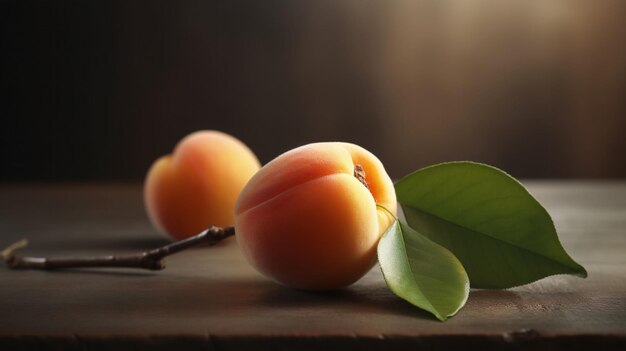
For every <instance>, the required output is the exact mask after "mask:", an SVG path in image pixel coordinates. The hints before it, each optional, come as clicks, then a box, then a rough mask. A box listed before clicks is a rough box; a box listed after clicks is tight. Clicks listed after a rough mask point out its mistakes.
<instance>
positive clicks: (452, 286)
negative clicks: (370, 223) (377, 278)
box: [378, 220, 469, 321]
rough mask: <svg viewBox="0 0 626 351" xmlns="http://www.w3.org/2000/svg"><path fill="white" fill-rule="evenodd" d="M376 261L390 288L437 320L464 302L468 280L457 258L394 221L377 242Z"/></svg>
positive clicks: (445, 316)
mask: <svg viewBox="0 0 626 351" xmlns="http://www.w3.org/2000/svg"><path fill="white" fill-rule="evenodd" d="M378 262H379V263H380V268H381V270H382V271H383V276H384V277H385V282H387V286H388V287H389V289H391V291H393V292H394V293H395V294H396V295H398V296H399V297H401V298H403V299H404V300H406V301H408V302H410V303H412V304H413V305H415V306H417V307H419V308H421V309H424V310H426V311H428V312H430V313H432V314H434V315H435V317H437V318H438V319H439V320H441V321H445V320H446V319H447V318H448V317H451V316H453V315H454V314H455V313H456V312H457V311H458V310H459V309H460V308H461V307H463V305H464V304H465V301H467V295H468V293H469V280H468V278H467V274H466V273H465V270H464V269H463V266H462V265H461V263H460V262H459V260H457V258H456V257H454V255H453V254H452V253H451V252H450V251H448V250H446V249H445V248H444V247H442V246H440V245H437V244H436V243H434V242H432V241H431V240H429V239H428V238H426V237H424V236H423V235H421V234H419V233H418V232H416V231H415V230H413V229H411V228H409V227H408V226H407V225H405V224H402V223H400V222H399V221H397V220H396V221H395V222H394V223H393V224H392V225H391V226H390V227H389V229H387V231H386V232H385V234H384V235H383V237H382V238H381V239H380V242H379V243H378Z"/></svg>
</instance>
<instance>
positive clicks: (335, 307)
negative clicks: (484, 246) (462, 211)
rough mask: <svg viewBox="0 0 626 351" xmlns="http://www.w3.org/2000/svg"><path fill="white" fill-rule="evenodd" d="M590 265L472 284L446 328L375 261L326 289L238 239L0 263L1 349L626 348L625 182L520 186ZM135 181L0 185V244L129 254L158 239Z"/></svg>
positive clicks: (35, 251) (49, 251) (47, 251)
mask: <svg viewBox="0 0 626 351" xmlns="http://www.w3.org/2000/svg"><path fill="white" fill-rule="evenodd" d="M527 185H528V187H529V189H530V191H531V192H532V193H533V194H534V195H535V196H536V197H537V198H538V199H539V200H540V201H541V202H542V203H543V204H544V205H545V206H546V208H547V209H548V211H549V212H550V213H551V214H552V216H553V219H554V221H555V224H556V227H557V230H558V232H559V234H560V238H561V241H562V243H563V245H564V246H565V248H566V249H567V250H568V251H569V252H570V253H571V255H572V257H574V259H576V260H577V261H578V262H580V263H581V264H582V265H584V266H585V267H586V268H587V270H588V271H589V277H588V278H587V279H580V278H577V277H571V276H553V277H549V278H546V279H543V280H540V281H538V282H536V283H533V284H530V285H526V286H522V287H518V288H514V289H509V290H501V291H496V290H473V291H471V293H470V296H469V299H468V302H467V305H466V306H465V308H463V309H462V310H461V311H460V312H459V314H458V315H457V316H455V317H453V318H452V319H450V320H449V321H447V322H445V323H441V322H438V321H437V320H435V319H434V318H433V317H431V316H430V315H428V314H427V313H424V312H422V311H420V310H418V309H416V308H413V307H412V306H410V305H409V304H408V303H406V302H404V301H402V300H400V299H399V298H397V297H395V296H394V295H393V294H392V293H391V292H390V291H389V290H388V289H387V288H386V287H385V283H384V281H383V279H382V276H381V273H380V271H379V269H378V267H375V268H374V269H372V271H371V272H369V273H368V274H367V275H366V276H365V277H364V278H363V279H361V280H360V281H359V282H357V283H356V284H354V285H353V286H351V287H349V288H346V289H343V290H340V291H336V292H330V293H310V292H305V291H297V290H292V289H289V288H285V287H282V286H280V285H278V284H275V283H273V282H271V281H268V280H267V279H265V278H264V277H262V276H260V275H259V274H258V273H256V272H255V271H254V270H253V269H252V268H251V267H250V266H249V265H248V264H247V263H246V262H245V260H244V259H243V258H242V256H241V255H240V253H239V251H238V248H237V244H236V240H235V239H232V238H231V239H227V240H226V242H223V243H221V244H219V245H218V246H215V247H201V248H195V249H191V250H188V251H185V252H182V253H179V254H177V255H174V256H172V257H170V258H167V259H166V264H167V268H166V269H165V270H164V271H159V272H147V271H140V270H119V269H117V270H116V269H89V270H87V269H82V270H67V271H54V272H43V271H12V270H9V269H7V268H6V267H4V266H0V350H30V349H42V350H47V349H64V350H83V349H97V350H109V349H115V350H134V349H141V348H145V349H148V348H149V349H151V350H171V349H191V350H196V349H197V350H204V349H207V350H236V349H255V350H263V349H272V350H281V349H291V348H296V349H301V350H307V349H318V348H323V349H328V350H333V349H337V350H344V349H348V348H350V349H359V350H370V349H381V348H385V349H406V348H411V349H433V348H437V349H452V348H459V347H464V348H467V347H471V348H473V347H477V348H478V349H481V350H492V349H510V348H511V347H512V346H513V347H515V348H521V349H536V350H553V349H567V350H571V349H589V348H591V347H593V348H594V349H597V350H602V349H616V350H617V349H622V350H623V349H626V230H625V229H624V228H626V182H537V181H534V182H527ZM141 196H142V193H141V187H140V186H139V185H135V184H128V185H110V184H97V185H72V184H66V185H55V186H47V185H2V186H0V247H4V246H6V245H9V244H10V243H12V242H14V241H16V240H19V239H22V238H27V239H29V240H30V244H31V246H30V247H29V248H27V249H25V250H24V253H27V254H29V255H54V256H63V255H96V254H110V253H130V252H135V251H139V250H143V249H147V248H153V247H156V246H160V245H162V244H164V243H166V241H165V239H163V238H162V237H161V236H160V235H159V234H158V233H157V232H156V231H155V230H154V229H153V228H152V227H151V226H150V223H149V222H148V220H147V217H146V215H145V213H144V211H143V205H142V198H141Z"/></svg>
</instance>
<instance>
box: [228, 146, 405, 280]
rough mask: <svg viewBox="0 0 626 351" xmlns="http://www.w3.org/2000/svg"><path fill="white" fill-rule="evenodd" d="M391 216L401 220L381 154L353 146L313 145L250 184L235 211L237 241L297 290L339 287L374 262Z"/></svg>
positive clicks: (272, 165) (261, 265)
mask: <svg viewBox="0 0 626 351" xmlns="http://www.w3.org/2000/svg"><path fill="white" fill-rule="evenodd" d="M377 205H380V206H382V207H384V208H381V207H379V206H377ZM387 211H389V212H391V213H393V214H394V215H395V213H396V195H395V191H394V188H393V183H392V182H391V179H390V178H389V176H388V175H387V173H386V171H385V169H384V167H383V165H382V163H381V162H380V161H379V160H378V159H377V158H376V156H374V155H373V154H371V153H370V152H369V151H367V150H365V149H363V148H362V147H360V146H357V145H354V144H348V143H339V142H334V143H315V144H309V145H305V146H301V147H299V148H296V149H293V150H291V151H288V152H286V153H284V154H282V155H280V156H278V157H277V158H276V159H274V160H273V161H271V162H269V163H268V164H267V165H265V166H264V167H263V168H261V170H260V171H258V172H257V173H256V174H255V175H254V176H253V177H252V179H250V181H249V182H248V184H247V185H246V187H245V188H244V190H243V191H242V193H241V195H240V196H239V199H238V200H237V203H236V205H235V230H236V233H237V234H236V235H235V236H236V238H237V241H238V243H239V246H240V248H241V250H242V252H243V254H244V256H245V257H246V258H247V259H248V261H249V262H250V263H251V264H252V265H253V266H254V267H255V268H256V269H257V270H258V271H260V272H261V273H263V274H264V275H266V276H268V277H270V278H272V279H274V280H276V281H278V282H280V283H282V284H284V285H287V286H291V287H295V288H299V289H307V290H327V289H336V288H340V287H344V286H347V285H350V284H352V283H353V282H355V281H356V280H358V279H359V278H360V277H361V276H363V275H364V274H365V273H367V271H369V270H370V269H371V268H372V266H373V265H374V263H375V262H376V245H377V243H378V240H379V238H380V236H381V235H382V233H383V232H384V231H385V230H386V229H387V227H388V226H389V225H390V224H391V222H392V220H393V218H392V217H391V216H390V214H389V213H388V212H387Z"/></svg>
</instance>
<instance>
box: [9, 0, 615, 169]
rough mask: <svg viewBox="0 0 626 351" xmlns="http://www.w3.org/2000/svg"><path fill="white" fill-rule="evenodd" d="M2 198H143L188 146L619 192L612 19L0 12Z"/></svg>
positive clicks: (469, 12)
mask: <svg viewBox="0 0 626 351" xmlns="http://www.w3.org/2000/svg"><path fill="white" fill-rule="evenodd" d="M0 25H1V33H0V35H1V36H0V84H1V85H0V88H1V89H2V90H1V96H0V118H1V119H0V120H1V125H0V157H1V159H2V160H1V161H0V165H1V166H0V180H2V181H51V180H54V181H57V180H61V181H72V180H130V181H140V180H141V179H142V178H143V176H144V174H145V172H146V170H147V169H148V167H149V165H150V163H151V162H152V161H153V160H154V159H155V158H157V157H158V156H160V155H162V154H165V153H168V152H170V150H171V149H172V148H173V146H174V145H175V143H176V142H177V141H178V140H179V139H180V138H182V137H183V136H184V135H186V134H187V133H190V132H192V131H194V130H198V129H218V130H222V131H225V132H228V133H231V134H233V135H235V136H237V137H238V138H240V139H241V140H243V141H244V142H246V143H247V144H248V145H249V146H250V147H251V148H252V149H253V150H254V151H255V152H256V153H257V155H258V156H259V158H260V159H261V161H262V162H267V161H269V160H270V159H272V158H273V157H275V156H277V155H278V154H280V153H282V152H284V151H286V150H288V149H290V148H293V147H295V146H299V145H302V144H305V143H309V142H314V141H329V140H341V141H349V142H354V143H358V144H360V145H362V146H364V147H366V148H368V149H369V150H370V151H372V152H374V153H375V154H377V155H378V156H379V158H380V159H381V160H382V161H383V162H384V164H385V165H386V167H387V169H388V171H389V173H390V175H391V176H392V177H393V178H398V177H400V176H402V175H404V174H406V173H408V172H410V171H412V170H414V169H417V168H420V167H423V166H425V165H428V164H432V163H436V162H442V161H449V160H462V159H469V160H475V161H482V162H487V163H490V164H493V165H496V166H498V167H501V168H504V169H505V170H507V171H509V172H510V173H512V174H513V175H514V176H518V177H575V178H589V177H625V176H626V162H624V161H626V158H625V157H624V153H625V150H626V138H625V136H624V134H625V132H626V102H625V101H626V100H625V98H626V1H619V0H616V1H566V0H562V1H539V0H531V1H527V0H515V1H496V0H493V1H461V0H459V1H441V0H422V1H420V0H414V1H388V0H376V1H373V0H372V1H370V0H302V1H292V0H285V1H272V0H262V1H259V0H214V1H199V0H198V1H196V0H186V1H110V0H89V1H88V0H84V1H67V0H57V1H25V0H16V1H0Z"/></svg>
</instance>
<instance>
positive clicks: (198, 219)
mask: <svg viewBox="0 0 626 351" xmlns="http://www.w3.org/2000/svg"><path fill="white" fill-rule="evenodd" d="M260 167H261V165H260V163H259V160H258V159H257V158H256V156H255V155H254V153H253V152H252V151H251V150H250V149H249V148H248V147H247V146H246V145H245V144H244V143H242V142H241V141H239V140H238V139H236V138H235V137H233V136H230V135H228V134H225V133H222V132H218V131H211V130H207V131H198V132H195V133H192V134H190V135H188V136H186V137H185V138H183V139H182V140H181V141H180V142H179V143H178V145H176V148H175V149H174V152H173V153H172V154H171V155H166V156H163V157H161V158H159V159H158V160H156V161H155V162H154V163H153V164H152V167H150V170H149V171H148V174H147V176H146V180H145V185H144V203H145V207H146V210H147V212H148V216H149V217H150V220H151V221H152V223H153V224H154V225H155V226H156V227H157V229H159V231H161V232H162V233H164V234H168V235H169V236H170V237H171V238H172V239H184V238H186V237H189V236H192V235H194V234H197V233H199V232H201V231H202V230H204V229H206V228H207V227H209V226H211V225H216V226H230V225H233V224H234V207H235V202H236V200H237V197H238V196H239V193H240V192H241V190H242V189H243V187H244V186H245V185H246V183H247V182H248V180H249V179H250V178H251V177H252V175H253V174H254V173H256V172H257V171H258V170H259V168H260Z"/></svg>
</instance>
